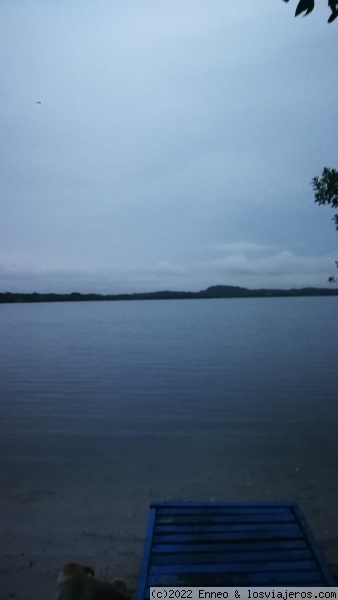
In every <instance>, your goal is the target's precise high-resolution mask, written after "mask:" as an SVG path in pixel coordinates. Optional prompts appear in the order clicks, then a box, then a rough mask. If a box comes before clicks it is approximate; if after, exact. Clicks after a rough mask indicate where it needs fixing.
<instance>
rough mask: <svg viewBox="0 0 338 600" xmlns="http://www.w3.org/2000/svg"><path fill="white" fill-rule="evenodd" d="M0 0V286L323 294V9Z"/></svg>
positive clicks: (331, 250) (130, 0) (329, 77)
mask: <svg viewBox="0 0 338 600" xmlns="http://www.w3.org/2000/svg"><path fill="white" fill-rule="evenodd" d="M317 4H318V8H317V7H316V9H315V11H314V12H313V13H312V14H311V15H310V16H308V17H306V18H297V19H295V18H294V16H293V15H294V10H295V5H296V3H295V2H292V1H290V2H289V3H288V4H285V3H284V2H282V0H240V1H239V0H184V1H182V0H95V1H94V0H71V1H69V0H27V1H26V0H2V1H1V4H0V23H1V24H0V46H1V57H2V61H1V71H2V72H1V78H0V120H1V123H0V125H1V135H0V144H1V164H2V167H1V170H2V176H1V200H0V201H1V219H0V291H13V292H15V291H22V292H28V291H37V292H44V291H55V292H73V291H80V292H90V291H93V292H101V293H118V292H124V291H125V292H134V291H135V292H136V291H139V292H142V291H148V290H162V289H170V290H200V289H204V288H206V287H208V286H210V285H215V284H224V285H241V286H245V287H250V288H255V287H278V288H289V287H302V286H308V285H309V286H312V285H315V286H319V287H326V286H327V278H328V276H329V275H331V274H335V273H334V271H335V269H334V260H335V259H337V258H338V256H337V255H338V251H337V242H338V233H337V232H336V231H335V226H334V223H333V221H332V220H331V219H332V217H333V210H332V208H331V207H323V206H322V207H320V206H318V205H317V204H315V203H314V192H313V190H312V186H311V179H312V178H313V177H314V176H315V175H320V174H321V172H322V169H323V167H324V166H329V167H337V166H338V165H337V145H338V135H337V121H338V69H337V47H338V23H337V24H336V22H334V23H332V24H331V25H328V24H327V18H328V16H329V14H330V12H329V10H328V8H327V6H326V5H327V3H326V2H325V1H324V0H323V1H322V2H321V3H320V2H319V3H317Z"/></svg>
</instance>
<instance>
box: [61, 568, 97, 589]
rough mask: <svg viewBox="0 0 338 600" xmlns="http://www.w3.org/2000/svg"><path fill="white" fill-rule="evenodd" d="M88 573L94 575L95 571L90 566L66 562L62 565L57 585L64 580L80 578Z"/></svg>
mask: <svg viewBox="0 0 338 600" xmlns="http://www.w3.org/2000/svg"><path fill="white" fill-rule="evenodd" d="M88 575H91V576H92V577H94V575H95V573H94V569H92V567H87V566H85V565H80V564H79V563H67V564H66V565H64V566H63V567H62V569H61V573H60V575H59V576H58V580H57V582H58V585H60V584H62V583H64V582H65V581H70V580H71V579H79V578H80V579H81V578H83V577H87V576H88Z"/></svg>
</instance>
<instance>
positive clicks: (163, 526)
mask: <svg viewBox="0 0 338 600" xmlns="http://www.w3.org/2000/svg"><path fill="white" fill-rule="evenodd" d="M155 585H157V586H178V587H180V586H188V585H189V586H197V587H201V586H235V585H237V586H241V585H253V586H259V585H261V586H269V585H292V586H297V585H298V586H301V585H308V586H325V587H326V586H328V585H330V586H334V585H335V582H334V579H333V577H332V575H331V573H330V572H329V569H328V567H327V565H326V563H325V560H324V559H323V557H322V555H321V553H320V550H319V549H318V547H317V544H316V541H315V539H314V537H313V535H312V533H311V530H310V528H309V527H308V525H307V523H306V521H305V519H304V517H303V515H302V513H301V511H300V510H299V509H298V507H297V505H295V504H294V503H291V502H290V503H289V502H288V503H243V502H242V503H214V502H212V503H199V502H183V503H180V502H169V503H163V502H156V503H153V504H152V505H151V518H150V521H149V525H148V530H147V538H146V544H145V550H144V556H143V561H142V567H141V574H140V580H139V586H138V591H137V596H136V600H144V599H145V598H148V597H149V586H155Z"/></svg>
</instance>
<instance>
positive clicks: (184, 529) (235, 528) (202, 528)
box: [155, 522, 300, 537]
mask: <svg viewBox="0 0 338 600" xmlns="http://www.w3.org/2000/svg"><path fill="white" fill-rule="evenodd" d="M295 528H297V530H298V531H300V530H299V527H298V525H296V524H295V523H294V522H293V523H290V522H288V523H287V524H286V523H259V524H257V523H233V524H226V525H223V524H221V523H219V524H216V525H215V524H209V523H204V524H202V525H197V524H196V525H195V524H194V525H185V524H184V525H157V523H155V535H160V534H163V535H166V534H169V533H174V534H180V533H217V532H218V533H233V532H234V533H240V532H243V531H247V532H248V533H249V534H250V535H251V533H252V532H257V536H258V537H259V534H260V532H263V531H274V532H275V533H278V532H279V531H285V530H286V529H287V530H294V529H295Z"/></svg>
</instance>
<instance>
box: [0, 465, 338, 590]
mask: <svg viewBox="0 0 338 600" xmlns="http://www.w3.org/2000/svg"><path fill="white" fill-rule="evenodd" d="M176 459H179V457H178V456H176ZM9 462H12V466H11V468H10V467H9V465H8V464H7V469H8V472H7V485H5V486H4V485H3V484H2V495H1V514H2V516H3V521H2V527H1V529H2V531H1V556H0V561H1V562H0V589H1V592H0V600H9V599H10V598H14V599H15V600H33V599H34V600H45V599H46V598H53V597H54V594H55V584H56V577H57V573H58V571H59V569H60V568H61V567H62V565H63V564H64V563H65V562H68V561H70V560H71V561H74V560H75V561H78V562H84V563H86V564H89V565H91V566H93V567H94V568H95V573H96V575H97V576H98V577H99V578H102V579H112V578H114V577H120V578H123V579H125V581H126V582H127V585H128V588H130V589H131V590H133V591H135V589H136V586H137V580H138V574H139V569H140V563H141V557H142V552H143V544H144V535H145V531H146V526H147V520H148V512H149V504H150V502H151V501H152V500H176V499H177V500H178V499H179V500H229V501H230V500H238V501H239V500H242V501H245V500H247V501H249V500H251V501H274V500H275V501H277V500H292V501H297V502H298V503H299V505H300V507H301V509H302V510H303V512H304V514H305V516H306V518H307V520H308V522H309V524H310V526H311V528H312V530H313V532H314V534H315V536H316V538H317V541H318V543H319V545H320V547H321V549H322V551H323V553H324V555H325V556H326V559H327V561H328V563H329V565H330V568H331V570H332V572H333V574H334V575H337V574H338V522H337V518H336V514H337V513H336V507H337V497H338V489H337V488H338V485H337V483H335V482H334V480H333V478H331V483H328V479H327V477H326V476H325V474H324V473H321V474H320V473H319V472H312V473H311V471H310V472H306V469H304V468H302V467H301V466H297V467H295V468H294V469H293V471H289V472H288V469H286V470H285V471H284V473H283V472H281V471H280V472H279V473H278V474H277V473H274V472H273V471H271V470H270V472H269V469H266V468H265V469H263V468H262V467H259V468H256V469H253V468H251V470H250V469H243V468H242V466H241V461H239V462H237V463H236V460H235V459H234V460H233V461H232V464H231V468H229V467H228V468H224V469H223V471H224V472H223V476H221V475H220V471H219V470H218V473H217V469H216V471H214V472H210V471H209V472H207V471H203V472H200V473H197V472H196V470H195V471H193V472H192V473H190V474H189V473H186V474H184V473H183V472H182V471H179V470H178V473H177V476H176V477H175V476H174V471H175V470H174V471H173V472H168V473H167V478H165V476H164V472H163V473H162V476H161V460H159V463H158V464H157V466H154V465H153V466H154V469H153V476H152V477H149V471H148V468H145V469H144V471H143V473H142V472H141V470H139V471H138V477H137V476H136V471H137V467H135V465H134V467H132V466H131V465H130V468H129V470H128V463H127V462H125V461H123V466H124V469H125V477H124V478H122V477H121V476H119V474H118V473H117V472H115V474H114V473H113V472H112V476H111V477H110V479H109V478H108V476H107V466H108V464H109V463H107V464H106V465H105V468H103V467H102V470H101V471H98V470H97V469H95V468H94V469H93V465H91V468H87V469H84V468H83V465H81V466H80V465H78V467H77V468H76V465H75V466H74V465H64V474H65V476H64V480H63V481H62V476H61V473H60V464H58V465H57V466H55V468H54V469H53V468H52V466H50V464H49V463H47V462H46V463H43V462H42V463H41V462H40V461H38V460H37V461H36V464H35V465H34V464H32V463H29V461H27V462H28V463H29V464H26V467H25V468H23V464H21V469H23V470H22V471H21V470H20V469H19V468H18V464H16V466H17V469H15V468H13V462H16V463H17V462H18V461H9ZM2 466H4V460H2ZM87 467H88V465H87ZM148 467H149V465H148ZM108 471H109V467H108ZM147 471H148V472H147ZM23 472H25V476H23ZM120 475H121V474H120ZM168 491H170V492H171V493H170V495H168Z"/></svg>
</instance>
